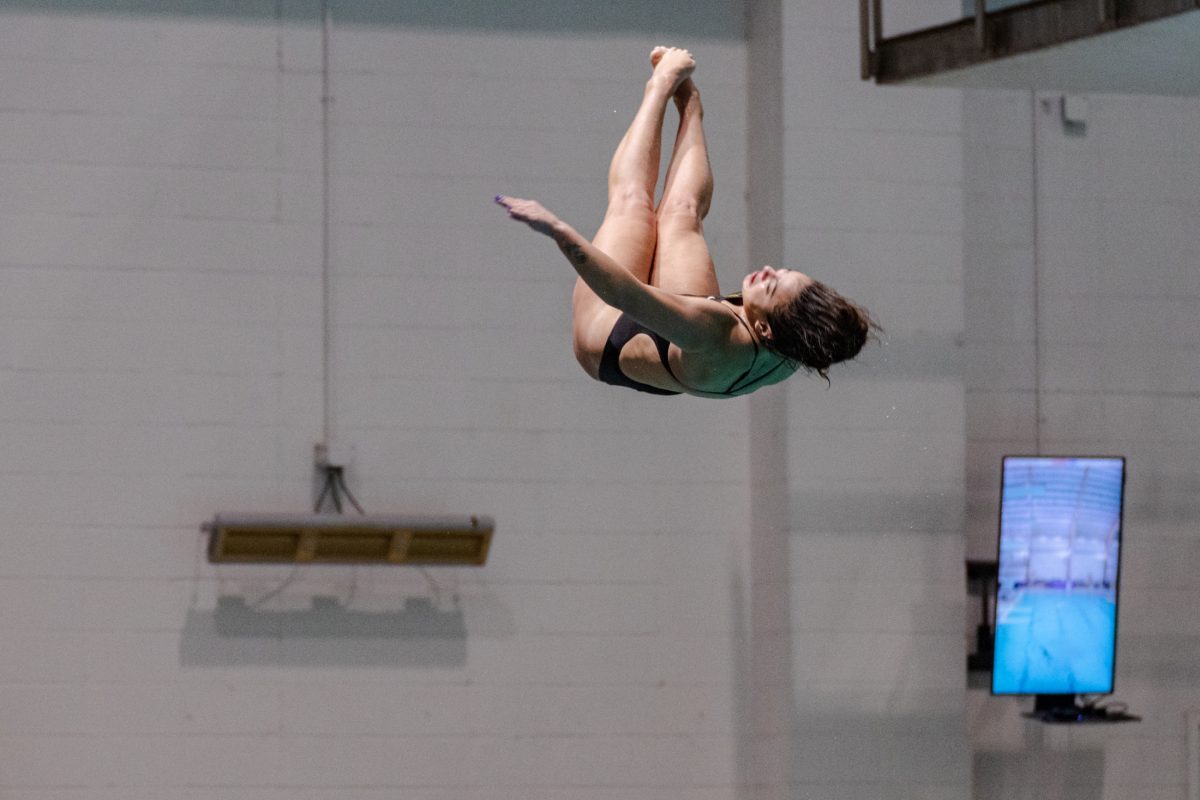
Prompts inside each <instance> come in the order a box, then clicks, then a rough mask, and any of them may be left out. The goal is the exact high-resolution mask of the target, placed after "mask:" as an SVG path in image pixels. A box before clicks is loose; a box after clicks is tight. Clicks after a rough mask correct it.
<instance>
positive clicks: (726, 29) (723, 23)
mask: <svg viewBox="0 0 1200 800" xmlns="http://www.w3.org/2000/svg"><path fill="white" fill-rule="evenodd" d="M743 6H744V3H743V2H742V0H701V2H694V0H693V1H692V2H686V1H685V0H657V2H653V3H648V2H646V1H645V0H609V2H606V3H596V2H591V1H590V0H588V1H587V2H585V0H475V1H474V2H438V1H437V0H400V1H399V2H397V0H330V7H331V10H332V12H333V19H334V22H335V23H337V24H346V25H372V26H374V25H378V26H400V27H416V28H442V29H478V30H482V31H498V30H499V31H503V30H510V31H573V32H577V33H586V32H593V31H594V32H598V33H599V32H604V33H612V32H614V31H629V32H631V33H639V34H645V33H647V32H650V31H653V32H654V33H656V34H686V35H687V36H689V37H703V38H710V39H735V40H740V39H742V37H743V27H744V22H743V17H744V10H743ZM0 10H14V11H35V12H50V13H69V14H123V15H142V16H164V15H173V16H186V17H218V18H225V19H243V20H255V19H282V20H287V21H290V22H297V21H300V22H302V21H306V20H316V19H318V18H319V17H320V15H321V0H0Z"/></svg>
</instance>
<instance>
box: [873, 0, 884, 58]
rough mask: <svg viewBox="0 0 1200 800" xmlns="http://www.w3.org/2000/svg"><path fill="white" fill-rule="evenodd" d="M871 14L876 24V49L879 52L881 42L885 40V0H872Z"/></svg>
mask: <svg viewBox="0 0 1200 800" xmlns="http://www.w3.org/2000/svg"><path fill="white" fill-rule="evenodd" d="M871 2H872V6H873V7H872V9H871V16H872V19H873V21H874V26H875V50H876V52H878V50H879V43H880V42H882V41H883V0H871Z"/></svg>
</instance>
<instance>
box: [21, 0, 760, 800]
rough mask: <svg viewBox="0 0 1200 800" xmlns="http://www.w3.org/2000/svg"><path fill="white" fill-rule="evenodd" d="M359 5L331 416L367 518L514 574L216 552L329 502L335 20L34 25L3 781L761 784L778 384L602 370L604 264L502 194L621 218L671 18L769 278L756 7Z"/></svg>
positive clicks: (338, 140) (343, 54)
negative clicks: (411, 16)
mask: <svg viewBox="0 0 1200 800" xmlns="http://www.w3.org/2000/svg"><path fill="white" fill-rule="evenodd" d="M135 5H136V4H135ZM339 7H340V10H341V11H347V12H348V11H350V10H353V14H354V19H353V20H352V21H350V22H340V21H339V20H338V19H337V17H338V11H339V9H338V8H335V26H334V33H333V37H332V40H331V54H332V63H333V73H332V94H333V98H334V103H333V122H334V129H333V136H332V145H333V147H332V156H333V160H332V178H333V184H332V185H333V194H332V208H333V222H334V225H333V236H332V242H331V244H332V254H333V263H334V295H333V297H334V305H333V315H334V322H335V331H334V337H333V347H334V359H333V375H334V381H333V407H332V412H333V424H334V432H335V435H336V437H337V440H338V441H339V442H341V443H344V444H349V445H353V446H354V447H355V448H356V449H355V461H354V463H353V465H352V468H351V471H350V476H349V478H350V482H351V485H352V487H353V488H354V490H355V492H356V494H357V496H358V497H359V499H360V500H361V501H362V502H363V503H364V504H365V505H366V507H367V508H368V510H372V511H414V512H419V511H428V512H443V511H445V512H451V511H454V512H483V513H489V514H492V515H494V516H495V518H496V519H497V522H498V531H497V538H496V542H495V547H494V550H493V554H492V558H491V560H490V562H489V564H488V566H487V567H486V568H484V569H482V570H461V571H460V570H450V571H445V570H433V571H430V572H429V574H428V575H426V574H422V573H418V572H413V571H407V570H393V569H376V568H371V569H367V568H364V569H358V570H353V569H340V568H332V569H304V570H299V571H298V572H296V573H294V574H293V572H292V570H291V569H290V568H287V567H230V566H226V567H220V568H217V567H213V566H211V565H208V564H207V563H205V561H204V558H203V554H202V547H203V543H202V541H201V538H200V536H199V534H198V526H199V524H200V523H201V522H202V521H204V520H205V519H206V518H208V517H209V516H211V514H213V513H214V512H216V511H218V510H221V509H256V510H291V511H295V510H303V509H305V508H306V507H307V506H308V505H309V503H311V490H312V476H311V466H310V463H311V452H312V446H313V444H314V443H315V442H316V441H317V440H318V439H319V438H320V437H321V435H322V411H323V409H322V402H321V399H322V383H321V352H322V336H321V213H322V206H321V202H320V199H321V104H320V96H321V75H320V65H321V36H320V24H319V23H320V17H319V14H318V4H317V3H316V2H299V1H297V2H290V0H289V2H284V3H262V4H239V5H238V6H237V7H236V8H232V7H229V8H224V10H223V13H217V12H214V11H213V9H212V7H211V6H210V5H209V4H205V3H194V4H189V3H178V4H174V5H173V6H172V7H171V8H170V10H168V11H163V12H162V13H143V12H139V9H140V8H141V6H138V7H137V8H131V7H130V5H129V4H123V3H120V2H113V3H108V4H105V3H97V4H92V6H91V7H89V11H88V12H87V13H81V12H77V11H73V10H72V4H69V3H66V4H62V7H57V6H55V4H53V3H51V4H45V7H44V8H41V9H38V10H32V9H24V8H22V7H20V6H17V7H14V8H11V9H6V10H5V11H4V12H2V18H0V60H2V63H3V65H4V67H5V74H6V78H5V80H4V81H3V82H2V85H0V177H3V178H4V180H5V183H6V185H7V186H8V187H9V190H7V191H6V192H5V196H4V198H3V199H2V200H0V231H2V232H3V236H2V237H0V320H3V336H2V337H0V340H2V341H3V345H0V433H2V436H3V441H4V443H5V451H6V454H7V462H6V463H7V466H6V467H5V468H4V469H3V470H2V471H0V497H2V498H3V500H4V504H5V508H6V522H5V524H4V525H3V526H2V535H0V605H2V607H3V610H2V611H0V636H2V637H3V640H4V642H5V644H4V647H3V648H0V752H3V753H4V757H3V767H0V795H3V796H4V797H5V798H12V799H13V800H45V799H46V798H50V797H55V798H83V797H88V798H116V797H121V798H135V799H140V798H150V797H154V798H159V799H162V798H166V800H172V799H173V798H184V797H201V796H202V797H206V798H219V799H220V800H277V798H282V797H288V798H318V797H320V798H337V797H347V798H348V797H354V798H381V797H395V796H396V794H397V793H398V792H399V793H401V794H403V796H405V797H406V798H417V799H418V800H446V799H447V798H456V799H457V798H468V800H470V798H483V797H487V798H489V799H491V798H501V800H503V799H504V798H518V797H519V798H522V799H523V800H527V799H528V798H534V800H537V798H549V797H555V798H574V799H575V800H599V799H600V798H605V799H606V800H607V799H608V798H618V799H621V798H626V799H627V800H634V798H637V800H645V799H646V798H649V799H650V800H681V798H684V797H686V798H689V800H690V799H691V798H701V799H702V800H728V799H729V798H732V797H735V796H737V793H738V786H739V782H740V781H741V780H742V778H741V775H742V772H743V771H744V765H742V764H740V763H739V750H738V744H737V743H738V735H739V734H738V730H737V728H736V725H735V721H736V719H737V718H738V715H739V714H741V713H743V712H742V710H741V709H739V708H738V706H737V700H736V698H737V692H736V683H737V681H738V680H739V679H740V678H739V675H738V673H737V670H736V669H735V666H734V665H735V663H736V658H735V654H736V649H737V645H736V643H737V641H738V639H737V637H738V635H739V633H738V631H737V623H736V620H735V619H734V618H733V616H732V612H731V608H732V606H733V596H734V591H735V587H734V584H735V580H734V578H733V576H734V574H735V573H736V572H737V569H738V568H737V564H736V562H735V560H734V559H735V550H734V545H733V537H734V534H735V533H736V532H737V531H738V530H739V529H741V528H742V527H743V526H744V525H745V524H746V523H745V510H746V496H747V485H746V482H747V475H748V469H747V456H746V444H745V432H746V424H747V409H746V403H745V401H734V402H730V403H707V402H703V401H695V400H687V399H682V400H676V401H666V400H659V399H655V398H647V397H645V396H642V395H637V394H635V393H632V392H626V391H622V390H618V389H607V390H606V389H605V388H604V387H600V386H599V385H596V384H593V383H591V382H590V381H588V380H587V378H586V377H585V376H584V375H583V374H582V372H581V371H580V370H579V368H578V367H577V366H576V364H575V363H574V360H573V359H572V357H571V353H570V344H569V335H568V303H569V296H570V291H571V287H572V284H573V278H572V274H571V272H570V270H569V267H568V265H567V264H566V263H565V262H564V261H562V259H561V257H560V256H558V254H557V253H555V252H554V250H553V247H552V246H549V244H548V243H547V242H545V241H542V240H540V239H538V238H537V237H535V236H534V235H533V234H531V233H529V232H528V231H525V230H523V229H521V228H519V227H518V226H516V225H513V224H512V223H511V222H509V221H508V220H507V219H506V218H505V217H504V216H503V214H502V213H500V212H499V210H498V209H496V208H495V207H493V206H492V204H491V198H492V196H493V195H494V194H496V193H497V192H506V193H511V194H528V195H531V196H534V197H537V198H539V199H541V200H542V201H544V202H545V203H546V204H547V205H548V206H550V207H551V208H553V209H555V210H556V211H558V212H559V213H561V214H562V215H563V216H564V217H566V218H567V219H569V220H570V221H572V222H573V223H574V224H576V225H577V226H578V227H579V228H580V229H581V230H586V231H590V230H592V229H594V228H595V226H596V225H597V224H598V222H599V219H600V216H601V214H602V212H603V206H604V175H605V170H606V168H607V163H608V158H609V156H610V154H611V150H612V148H613V147H615V145H616V143H617V141H618V140H619V138H620V135H621V133H622V132H623V129H624V126H625V125H626V124H627V123H628V120H629V118H630V117H631V116H632V113H633V111H634V109H635V108H636V105H637V101H638V100H639V98H640V93H641V86H642V80H643V77H644V76H645V75H646V74H647V73H648V69H649V66H648V64H647V63H646V62H645V59H646V56H647V54H648V52H649V49H650V47H651V46H652V45H654V44H656V43H658V42H659V41H660V38H661V36H664V35H665V36H667V37H670V38H669V41H682V42H683V43H685V44H688V45H689V46H691V47H693V48H694V49H695V51H696V52H697V55H698V56H699V58H700V60H701V70H700V72H699V73H698V75H697V77H698V79H699V80H700V82H701V86H702V87H703V90H704V93H705V101H706V105H707V109H708V117H707V119H706V123H707V126H708V130H709V133H710V138H711V140H712V150H713V161H714V166H715V168H716V172H717V195H716V201H715V205H714V211H713V217H712V219H711V221H710V223H709V226H708V232H709V235H710V239H711V241H712V243H713V250H714V256H715V258H716V260H717V263H718V264H719V269H720V272H721V275H722V277H723V278H724V280H725V281H726V282H727V283H732V282H734V281H736V280H737V279H738V278H739V277H740V275H741V274H742V272H743V267H744V258H745V256H744V253H745V249H746V234H745V211H744V202H745V201H744V195H745V191H746V178H745V174H746V168H745V159H746V155H745V151H746V145H745V138H744V127H745V122H744V117H745V112H744V109H745V105H744V97H745V88H746V87H745V46H744V42H743V39H742V36H741V32H740V25H741V7H740V5H738V4H735V3H710V4H708V5H707V6H706V7H705V8H702V9H696V8H694V7H692V6H691V5H688V6H686V8H685V7H684V6H683V4H679V7H675V8H671V7H666V6H663V7H661V8H659V9H658V10H655V11H651V12H646V11H645V10H644V9H643V10H640V11H637V13H636V14H635V15H634V16H635V17H636V19H638V20H640V23H646V24H640V23H639V24H640V28H639V29H637V30H633V29H631V28H630V27H629V26H625V27H622V26H620V25H612V24H611V22H612V20H616V19H619V15H620V13H621V10H620V9H616V10H610V11H608V12H601V18H600V20H599V22H597V21H596V20H594V19H588V20H584V19H578V20H570V19H558V20H552V21H551V23H550V24H549V25H548V26H547V25H546V20H544V19H533V18H530V19H529V20H528V22H529V23H530V24H528V25H524V24H516V25H510V24H509V23H511V20H509V21H508V22H504V20H502V19H501V16H502V15H503V14H504V13H506V11H513V12H514V13H517V14H520V13H527V12H524V11H522V10H521V9H522V8H523V7H522V6H521V4H509V5H508V6H505V7H503V8H499V7H498V8H495V9H492V10H486V9H485V10H482V11H481V10H480V9H476V11H477V12H478V14H482V17H480V18H479V19H482V20H483V22H484V23H486V22H487V20H488V15H489V14H491V15H493V18H492V21H493V22H495V23H496V24H495V25H493V26H492V27H491V28H489V27H487V26H486V24H485V26H484V27H483V28H476V27H473V26H472V24H468V23H464V24H463V25H461V26H459V25H455V24H449V25H446V26H442V27H438V26H429V25H423V24H415V23H414V24H411V25H410V24H404V20H402V19H401V20H399V21H397V20H394V19H390V18H387V17H386V14H385V11H386V10H382V11H378V13H379V14H383V15H384V18H383V19H382V21H380V22H379V23H378V24H372V19H371V12H365V13H364V12H362V10H361V8H360V7H358V6H353V7H351V6H349V5H343V6H339ZM480 8H484V7H483V6H480ZM630 9H632V6H631V7H630ZM630 9H626V10H630ZM685 10H686V12H687V15H686V16H681V14H682V13H683V12H684V11H685ZM603 13H608V14H610V17H609V22H605V20H604V19H603ZM445 14H450V12H445ZM478 14H477V16H478ZM446 19H447V20H450V21H451V22H453V20H451V19H450V17H449V16H447V17H446ZM681 20H683V21H682V22H681ZM501 23H504V24H501ZM651 23H653V24H651ZM493 28H494V29H493ZM689 32H691V35H689ZM669 131H670V126H668V132H669ZM667 149H668V150H669V147H668V148H667ZM314 603H315V604H316V605H314ZM331 619H332V620H334V621H335V622H337V623H338V625H335V626H333V627H331V626H330V620H331ZM339 625H340V627H339ZM380 625H387V626H391V627H390V628H389V630H390V631H391V633H388V634H386V635H384V634H381V633H379V632H378V631H379V627H378V626H380ZM372 626H375V627H374V628H372ZM347 630H349V631H351V635H346V631H347ZM354 630H358V631H359V633H358V635H352V632H353V631H354ZM364 630H365V631H366V632H365V633H364V632H363V631H364ZM372 630H374V631H375V632H374V633H372ZM331 631H332V632H335V633H336V632H339V631H340V632H341V633H342V634H343V635H340V636H339V635H332V634H331Z"/></svg>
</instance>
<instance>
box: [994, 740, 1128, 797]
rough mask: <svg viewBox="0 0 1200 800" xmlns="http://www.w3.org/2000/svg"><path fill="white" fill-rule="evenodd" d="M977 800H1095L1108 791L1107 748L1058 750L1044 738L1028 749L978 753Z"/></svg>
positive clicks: (1031, 744) (1035, 741)
mask: <svg viewBox="0 0 1200 800" xmlns="http://www.w3.org/2000/svg"><path fill="white" fill-rule="evenodd" d="M974 786H975V789H974V792H973V793H972V795H971V796H972V797H973V798H975V800H1016V798H1021V800H1041V798H1054V800H1092V798H1096V797H1100V796H1102V795H1103V794H1104V793H1105V792H1104V751H1103V750H1070V751H1054V750H1048V749H1046V748H1045V747H1043V746H1042V742H1041V740H1040V737H1039V738H1037V739H1035V740H1034V741H1033V742H1032V743H1030V744H1029V745H1028V746H1027V749H1026V750H1023V751H1018V752H1006V753H988V752H984V753H976V754H975V769H974Z"/></svg>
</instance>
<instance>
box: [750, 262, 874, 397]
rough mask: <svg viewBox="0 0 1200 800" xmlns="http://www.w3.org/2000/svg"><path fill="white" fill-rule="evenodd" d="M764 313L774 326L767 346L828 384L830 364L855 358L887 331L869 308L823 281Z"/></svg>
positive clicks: (809, 286) (811, 285)
mask: <svg viewBox="0 0 1200 800" xmlns="http://www.w3.org/2000/svg"><path fill="white" fill-rule="evenodd" d="M764 316H765V317H766V320H767V324H768V325H770V326H771V337H770V339H769V341H768V342H767V347H768V348H769V349H770V350H772V351H774V352H776V353H778V354H779V355H781V356H783V357H784V358H786V359H788V360H790V361H792V362H794V363H796V364H798V365H800V366H802V367H804V368H805V369H807V370H809V371H810V372H815V373H817V374H818V375H820V376H821V377H822V378H824V379H825V381H826V382H827V383H828V381H829V367H830V366H832V365H833V364H836V363H838V362H839V361H846V360H847V359H851V358H854V357H855V356H856V355H858V351H860V350H862V347H863V345H864V344H866V342H867V340H868V339H869V338H871V337H872V336H873V335H874V332H877V331H878V332H882V330H883V329H882V328H881V327H879V324H878V323H877V322H876V321H875V320H874V319H873V318H872V317H871V314H870V313H869V312H868V311H867V310H866V309H865V308H863V307H862V306H860V305H858V304H856V303H854V302H852V301H850V300H848V299H846V298H845V297H843V296H841V295H840V294H838V293H837V292H835V291H834V290H833V289H830V288H829V287H828V286H826V285H825V284H823V283H821V282H820V281H813V282H812V283H810V284H809V285H808V286H806V287H804V289H803V290H801V292H800V294H799V295H797V297H796V299H795V300H793V301H792V302H790V303H788V304H786V305H784V306H782V307H781V308H777V309H772V310H771V311H768V312H767V313H766V314H765V315H764Z"/></svg>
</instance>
